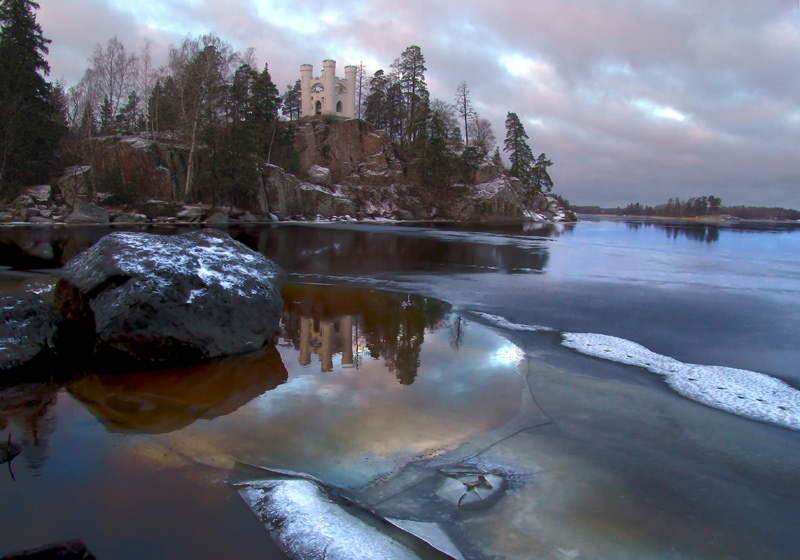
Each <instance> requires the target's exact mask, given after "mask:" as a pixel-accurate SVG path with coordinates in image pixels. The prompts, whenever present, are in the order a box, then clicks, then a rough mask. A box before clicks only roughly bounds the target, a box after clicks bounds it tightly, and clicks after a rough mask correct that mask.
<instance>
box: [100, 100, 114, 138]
mask: <svg viewBox="0 0 800 560" xmlns="http://www.w3.org/2000/svg"><path fill="white" fill-rule="evenodd" d="M113 132H114V111H113V110H112V109H111V100H109V99H108V96H106V97H104V98H103V104H102V105H100V134H112V133H113Z"/></svg>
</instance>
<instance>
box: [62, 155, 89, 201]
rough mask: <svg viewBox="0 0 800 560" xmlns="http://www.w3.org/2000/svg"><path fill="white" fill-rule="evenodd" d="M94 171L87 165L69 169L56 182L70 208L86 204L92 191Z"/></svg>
mask: <svg viewBox="0 0 800 560" xmlns="http://www.w3.org/2000/svg"><path fill="white" fill-rule="evenodd" d="M93 187H94V171H93V170H92V168H91V166H89V165H80V166H76V167H69V168H67V169H66V170H65V171H64V175H63V176H62V177H61V179H59V180H58V189H59V192H60V193H61V197H62V198H63V199H64V202H66V203H67V205H69V206H70V207H74V206H77V205H81V204H87V203H88V202H89V200H90V198H91V195H92V191H93V190H94V188H93Z"/></svg>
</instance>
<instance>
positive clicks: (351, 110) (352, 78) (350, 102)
mask: <svg viewBox="0 0 800 560" xmlns="http://www.w3.org/2000/svg"><path fill="white" fill-rule="evenodd" d="M357 72H358V67H357V66H345V67H344V76H345V81H346V82H347V92H346V96H345V100H346V102H345V104H344V116H345V117H347V118H350V119H354V118H355V116H356V73H357Z"/></svg>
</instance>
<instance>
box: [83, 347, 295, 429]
mask: <svg viewBox="0 0 800 560" xmlns="http://www.w3.org/2000/svg"><path fill="white" fill-rule="evenodd" d="M287 377H288V374H287V372H286V368H285V367H284V365H283V362H282V361H281V357H280V354H278V352H277V350H276V349H275V348H274V347H271V348H269V349H267V350H264V351H261V352H256V353H254V354H248V355H245V356H234V357H230V358H224V359H221V360H216V361H213V362H210V363H208V364H203V365H198V366H194V367H190V368H179V369H168V370H156V371H139V372H135V373H125V374H119V373H87V374H85V375H82V376H80V377H79V378H77V379H76V380H74V381H73V382H72V383H70V384H69V385H68V387H67V389H68V391H69V392H70V394H72V396H74V397H75V398H76V399H78V400H79V401H80V402H82V403H83V404H84V405H85V406H86V407H87V408H88V409H89V411H90V412H91V413H92V414H93V415H94V416H95V417H96V418H97V419H98V420H100V422H102V424H103V425H104V426H105V427H106V429H107V430H108V431H110V432H116V433H148V434H161V433H167V432H172V431H175V430H179V429H181V428H184V427H186V426H188V425H190V424H192V423H194V422H195V421H197V420H199V419H205V420H211V419H213V418H216V417H218V416H224V415H226V414H230V413H232V412H234V411H236V410H238V409H239V408H241V407H242V406H243V405H245V404H247V403H248V402H250V401H251V400H253V399H254V398H256V397H258V396H260V395H262V394H264V393H265V392H267V391H271V390H273V389H275V388H276V387H278V386H279V385H281V384H282V383H285V382H286V379H287Z"/></svg>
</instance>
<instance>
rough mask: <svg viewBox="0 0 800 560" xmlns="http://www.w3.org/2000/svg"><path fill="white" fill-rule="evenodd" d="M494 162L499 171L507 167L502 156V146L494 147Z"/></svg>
mask: <svg viewBox="0 0 800 560" xmlns="http://www.w3.org/2000/svg"><path fill="white" fill-rule="evenodd" d="M492 163H493V164H494V166H495V167H496V168H497V170H498V171H502V170H503V169H505V165H503V158H502V157H501V156H500V146H495V148H494V153H493V154H492Z"/></svg>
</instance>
